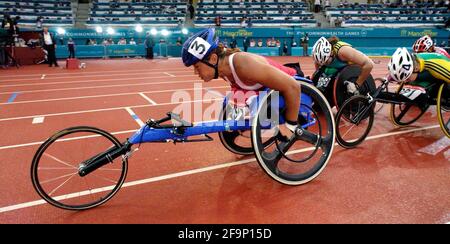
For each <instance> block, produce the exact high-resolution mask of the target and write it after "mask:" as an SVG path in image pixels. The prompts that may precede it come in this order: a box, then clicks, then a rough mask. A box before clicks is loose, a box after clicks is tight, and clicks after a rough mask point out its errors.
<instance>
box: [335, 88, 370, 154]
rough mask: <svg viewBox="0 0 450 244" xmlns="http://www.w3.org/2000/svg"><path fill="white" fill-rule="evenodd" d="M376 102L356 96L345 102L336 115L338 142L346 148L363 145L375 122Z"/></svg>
mask: <svg viewBox="0 0 450 244" xmlns="http://www.w3.org/2000/svg"><path fill="white" fill-rule="evenodd" d="M374 107H375V102H372V103H371V102H369V100H368V99H367V98H366V97H364V96H361V95H359V96H354V97H352V98H350V99H348V100H347V101H345V102H344V104H343V105H342V107H341V108H340V109H339V111H338V113H337V114H336V140H337V142H338V143H339V145H341V146H342V147H344V148H353V147H356V146H357V145H359V144H361V142H363V141H364V139H365V138H366V137H367V135H368V134H369V132H370V129H371V128H372V125H373V120H374Z"/></svg>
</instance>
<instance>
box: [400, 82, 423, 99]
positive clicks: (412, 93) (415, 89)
mask: <svg viewBox="0 0 450 244" xmlns="http://www.w3.org/2000/svg"><path fill="white" fill-rule="evenodd" d="M425 93H426V92H425V89H424V88H423V87H420V86H411V85H406V86H404V87H403V88H402V90H401V91H400V94H401V95H402V96H405V97H407V98H408V99H409V100H414V99H416V98H417V97H418V96H420V95H421V94H425Z"/></svg>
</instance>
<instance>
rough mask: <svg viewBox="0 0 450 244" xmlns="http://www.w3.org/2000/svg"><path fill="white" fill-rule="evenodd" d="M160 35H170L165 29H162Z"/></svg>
mask: <svg viewBox="0 0 450 244" xmlns="http://www.w3.org/2000/svg"><path fill="white" fill-rule="evenodd" d="M161 35H163V36H168V35H170V32H169V31H168V30H166V29H163V30H162V31H161Z"/></svg>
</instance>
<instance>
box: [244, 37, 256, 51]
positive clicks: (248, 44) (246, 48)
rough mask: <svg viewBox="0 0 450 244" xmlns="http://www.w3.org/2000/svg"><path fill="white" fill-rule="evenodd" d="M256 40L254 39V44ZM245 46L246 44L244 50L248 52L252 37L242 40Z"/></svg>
mask: <svg viewBox="0 0 450 244" xmlns="http://www.w3.org/2000/svg"><path fill="white" fill-rule="evenodd" d="M254 42H255V41H253V46H254V45H255V43H254ZM242 44H243V46H244V52H247V50H248V46H250V39H249V38H248V37H246V36H245V37H244V40H243V42H242Z"/></svg>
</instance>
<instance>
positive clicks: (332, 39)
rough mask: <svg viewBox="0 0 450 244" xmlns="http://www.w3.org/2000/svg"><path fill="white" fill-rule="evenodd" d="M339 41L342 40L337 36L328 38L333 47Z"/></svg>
mask: <svg viewBox="0 0 450 244" xmlns="http://www.w3.org/2000/svg"><path fill="white" fill-rule="evenodd" d="M338 41H340V40H339V38H338V37H337V36H332V37H330V38H328V42H330V43H331V45H333V46H334V44H336V43H338Z"/></svg>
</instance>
